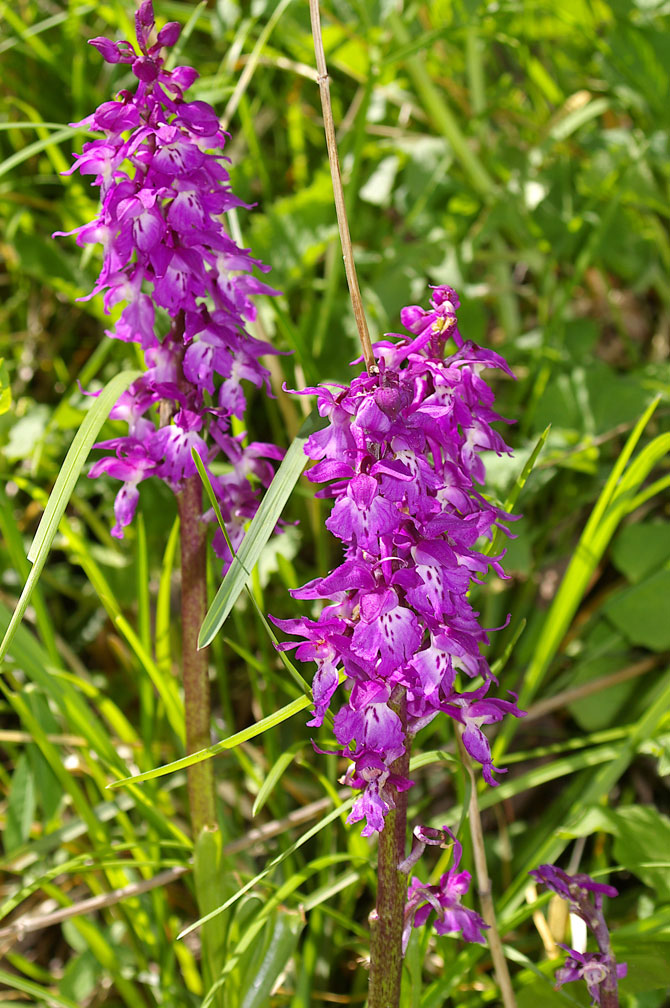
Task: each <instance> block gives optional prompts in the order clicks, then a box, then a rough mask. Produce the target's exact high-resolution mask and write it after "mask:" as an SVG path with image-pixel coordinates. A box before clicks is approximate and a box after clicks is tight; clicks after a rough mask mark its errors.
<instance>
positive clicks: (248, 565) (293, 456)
mask: <svg viewBox="0 0 670 1008" xmlns="http://www.w3.org/2000/svg"><path fill="white" fill-rule="evenodd" d="M324 426H325V422H324V421H323V420H322V419H321V418H320V417H319V416H318V415H317V414H316V413H315V412H312V413H311V414H310V416H309V417H308V418H307V420H305V422H304V424H303V425H302V427H301V428H300V431H299V433H298V435H297V437H296V438H295V439H294V441H293V443H292V444H291V446H290V448H289V450H288V451H287V453H286V455H285V457H284V461H283V462H282V464H281V465H280V467H279V469H278V470H277V475H276V476H275V478H274V479H273V481H272V483H271V484H270V486H269V488H268V490H267V493H266V494H265V496H264V497H263V500H262V501H261V505H260V507H259V509H258V511H257V513H256V515H255V517H254V519H253V521H252V522H251V525H250V526H249V530H248V532H247V534H246V535H245V537H244V539H243V541H242V545H241V546H240V548H239V550H238V551H237V555H236V556H235V557H234V559H233V562H232V563H231V565H230V568H229V570H228V573H227V574H226V576H225V578H224V579H223V583H222V584H221V587H220V588H219V590H218V592H217V593H216V597H215V599H214V601H213V602H212V605H211V606H210V609H209V612H208V613H207V615H206V616H205V620H204V622H203V624H202V627H201V630H200V636H199V638H198V647H201V648H203V647H207V645H208V644H211V642H212V641H213V640H214V638H215V637H216V635H217V633H218V632H219V630H220V629H221V627H222V626H223V624H224V623H225V621H226V619H227V618H228V616H229V614H230V611H231V609H232V608H233V606H234V604H235V602H236V601H237V598H238V596H239V594H240V592H241V591H242V589H243V588H244V586H245V585H246V584H247V582H248V581H249V578H250V577H251V572H252V570H253V568H254V566H255V565H256V563H257V562H258V558H259V557H260V555H261V552H262V550H263V547H264V546H265V544H266V543H267V541H268V539H269V538H270V536H271V535H272V533H273V531H274V528H275V526H276V524H277V522H278V520H279V518H280V516H281V513H282V511H283V510H284V506H285V504H286V502H287V500H288V499H289V497H290V495H291V492H292V491H293V487H294V486H295V484H296V483H297V482H298V479H299V478H300V474H301V473H302V471H303V469H304V468H305V466H306V465H307V456H306V455H305V453H304V450H303V448H304V445H305V442H306V441H307V438H308V437H309V436H310V435H311V434H313V433H314V432H315V431H317V430H321V429H322V428H323V427H324Z"/></svg>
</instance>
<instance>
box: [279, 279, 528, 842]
mask: <svg viewBox="0 0 670 1008" xmlns="http://www.w3.org/2000/svg"><path fill="white" fill-rule="evenodd" d="M458 306H459V301H458V298H457V296H456V294H455V293H454V291H453V290H452V289H451V288H449V287H436V288H434V290H433V295H432V300H431V304H430V308H429V309H428V310H424V309H422V308H420V307H418V306H412V307H409V308H405V309H403V311H402V312H401V319H402V323H403V325H404V326H405V327H406V328H407V329H408V330H409V332H410V333H411V334H412V337H411V338H408V337H404V336H401V335H399V334H389V335H393V336H395V337H396V339H395V340H391V339H386V340H384V341H382V342H379V343H377V344H376V345H375V354H376V358H377V363H378V368H377V369H375V370H374V371H373V372H372V373H367V372H366V373H363V374H361V375H359V376H358V377H356V378H354V379H353V381H352V382H351V384H350V385H348V386H338V387H336V388H335V390H334V391H332V392H331V391H330V390H329V389H327V388H316V389H315V388H312V389H306V390H305V391H306V392H307V393H314V394H316V395H317V397H318V408H319V412H320V414H321V415H322V416H325V417H327V418H328V420H329V424H328V426H327V427H326V428H325V429H324V430H321V431H319V432H317V433H315V434H313V435H312V436H311V437H310V438H309V440H308V441H307V443H306V446H305V451H306V453H307V454H308V455H309V457H310V458H312V459H314V460H315V461H316V462H317V465H315V466H314V467H313V468H312V469H311V470H310V471H309V474H308V475H309V478H310V479H311V480H312V481H313V482H324V481H327V482H328V483H329V484H330V485H329V486H328V487H327V488H324V489H322V490H320V491H319V492H318V494H317V496H322V497H333V498H334V499H335V504H334V507H333V509H332V512H331V514H330V517H329V518H328V520H327V521H326V525H327V527H328V528H329V529H330V531H331V532H332V533H333V534H334V535H336V536H337V537H338V538H339V539H341V540H342V542H343V543H344V546H345V559H344V563H342V564H341V565H340V566H339V567H337V568H336V569H335V570H333V571H331V572H330V573H329V574H328V575H327V576H326V577H322V578H316V579H315V580H314V581H311V582H310V583H309V584H307V585H305V586H304V587H302V588H300V589H297V590H295V591H293V592H292V594H293V596H294V597H295V598H299V599H309V600H328V601H329V604H328V605H326V606H325V607H324V608H323V609H322V610H321V612H320V613H319V614H318V616H317V618H316V619H306V618H298V619H287V620H280V619H276V620H274V622H275V623H276V624H277V625H278V626H279V627H281V628H282V629H283V630H285V631H286V632H287V633H290V634H294V635H297V636H300V637H302V638H303V641H302V642H301V643H299V644H297V645H296V644H291V643H284V644H281V645H279V646H280V648H282V649H284V650H285V649H287V648H290V647H297V651H296V657H297V658H299V659H300V660H302V661H315V662H316V665H317V669H316V674H315V676H314V683H313V695H314V716H313V718H312V720H311V721H310V722H309V724H310V725H313V726H316V727H318V726H320V725H321V724H322V722H323V718H324V715H325V712H326V710H327V709H328V707H329V704H330V701H331V698H332V696H333V694H334V693H335V690H336V688H337V685H338V674H339V670H340V668H343V669H344V672H345V673H346V675H347V677H348V679H349V686H350V692H349V698H348V701H347V702H346V703H345V705H344V706H343V707H342V708H341V709H340V710H339V711H338V713H337V714H336V716H335V735H336V738H337V740H338V741H339V742H340V743H341V745H342V746H343V747H344V748H343V749H341V750H338V751H339V752H341V754H342V755H344V756H347V757H348V758H350V759H351V760H352V761H353V763H352V765H351V767H350V770H349V773H348V775H347V779H348V781H349V783H350V784H351V785H352V786H353V787H355V788H360V789H362V794H361V795H360V796H359V797H358V798H357V799H356V801H355V803H354V806H353V809H352V811H351V813H350V815H349V820H348V821H349V822H357V821H358V820H360V819H363V818H365V819H366V825H365V828H364V829H363V835H364V836H369V835H370V834H371V833H373V832H375V831H378V830H382V829H383V827H384V817H385V816H386V814H387V812H388V811H389V809H390V808H393V807H394V798H393V792H394V790H395V791H404V790H406V789H407V788H409V787H410V786H411V783H412V782H411V781H410V780H409V779H407V778H406V777H404V776H400V775H399V774H397V773H394V772H392V764H393V763H394V761H395V760H397V759H398V758H399V757H400V756H401V755H402V754H403V752H405V751H406V747H407V745H408V738H409V737H411V736H413V735H414V734H415V733H416V732H417V731H418V730H419V729H420V728H421V727H422V726H424V725H426V724H428V723H429V722H430V721H431V720H432V719H433V718H434V717H435V716H436V714H438V713H439V712H442V713H445V714H448V715H449V716H450V717H451V718H453V719H454V720H455V721H457V722H459V724H461V725H462V726H463V727H464V731H463V743H464V745H465V747H466V749H467V751H468V752H469V753H470V755H471V756H472V757H473V758H474V759H475V760H477V761H478V762H479V763H481V764H482V768H483V773H484V777H485V778H486V780H487V781H488V782H489V783H490V784H495V780H494V778H493V776H492V773H493V771H494V770H496V769H497V768H496V767H494V766H493V763H492V760H491V752H490V748H489V744H488V741H487V739H486V736H485V735H484V733H483V731H482V725H485V724H491V723H493V722H496V721H500V720H501V719H502V717H503V716H504V715H505V714H507V713H510V714H513V715H515V716H519V715H520V714H521V712H520V711H519V710H518V708H517V707H516V704H515V703H514V702H513V701H510V700H498V699H494V698H491V697H489V696H488V692H489V689H490V687H491V684H492V683H494V682H495V679H494V677H493V675H492V674H491V671H490V669H489V667H488V664H487V662H486V660H485V659H484V657H483V656H482V655H481V653H480V644H482V643H486V642H487V635H486V631H485V630H483V629H482V627H481V626H480V625H479V623H478V622H477V613H475V612H474V611H473V609H472V606H471V604H470V601H469V599H468V592H469V588H470V585H471V582H472V581H473V580H478V579H479V578H480V577H481V576H483V575H484V574H485V573H486V572H487V571H488V569H489V568H490V567H492V568H493V569H494V570H495V571H496V572H497V573H498V574H499V575H500V576H501V577H504V573H503V570H502V568H501V566H500V563H499V560H500V557H488V556H486V555H484V553H482V552H481V551H479V550H477V549H476V543H477V541H478V540H479V539H480V537H482V536H490V535H491V533H492V529H493V526H494V525H499V524H500V522H501V521H503V520H505V519H507V518H509V517H510V516H509V515H506V514H504V513H503V512H502V511H501V510H500V509H499V508H497V507H495V506H494V505H493V504H491V503H490V502H489V501H488V500H486V498H485V497H483V496H482V494H481V493H480V492H479V491H478V490H477V489H476V486H475V484H476V483H480V484H481V483H482V482H483V480H484V465H483V463H482V460H481V458H480V453H481V452H482V451H483V450H485V449H492V450H493V451H495V452H498V453H502V452H508V451H509V448H508V447H507V445H506V444H505V442H504V441H503V439H502V438H501V437H500V435H499V434H498V433H496V432H495V431H494V430H493V428H492V427H491V424H492V423H493V422H494V421H496V420H500V419H501V418H500V417H499V416H498V415H497V414H496V413H495V412H494V411H493V409H492V408H491V407H492V404H493V400H494V396H493V393H492V391H491V389H490V388H489V386H488V385H487V384H486V382H485V381H484V379H483V378H482V377H481V373H480V372H481V371H482V370H483V369H484V368H497V369H501V370H503V371H505V372H506V373H507V374H511V372H510V371H509V368H508V367H507V364H506V363H505V361H504V360H503V358H502V357H500V356H499V355H498V354H496V353H494V352H493V351H491V350H484V349H482V348H481V347H478V346H475V345H474V344H473V343H464V342H463V339H462V337H461V335H460V333H459V331H458V325H457V321H456V309H457V308H458ZM450 338H451V339H453V340H454V343H455V344H456V349H455V352H454V353H453V354H452V356H450V357H446V358H445V356H444V353H445V346H446V343H447V340H448V339H450ZM460 673H464V674H465V676H467V677H468V678H470V679H474V678H477V679H478V680H479V683H478V684H476V685H475V688H473V689H471V690H469V691H462V690H461V689H460V688H459V687H457V684H456V677H457V675H458V674H460ZM399 697H400V698H402V705H403V707H405V708H406V720H405V719H404V718H401V716H399V714H398V713H396V711H395V710H393V709H392V707H391V706H389V701H391V704H392V705H394V706H396V707H397V706H398V705H397V703H396V699H397V698H399Z"/></svg>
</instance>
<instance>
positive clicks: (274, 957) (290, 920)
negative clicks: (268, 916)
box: [241, 911, 305, 1008]
mask: <svg viewBox="0 0 670 1008" xmlns="http://www.w3.org/2000/svg"><path fill="white" fill-rule="evenodd" d="M304 927H305V920H304V917H303V916H302V915H301V914H299V913H297V912H295V911H294V912H293V913H287V912H286V911H284V912H281V911H280V912H279V914H278V918H277V920H276V922H275V923H274V927H273V928H272V931H271V937H270V944H269V945H268V948H267V950H266V952H265V955H264V956H263V961H262V963H261V965H260V967H258V969H257V970H256V971H255V974H254V975H253V976H251V977H245V979H244V998H243V1000H242V1005H241V1008H265V1006H266V1005H267V1004H269V998H270V994H271V993H272V989H273V987H274V985H275V983H276V980H277V977H278V976H279V974H280V973H282V972H283V971H284V970H285V969H286V964H287V963H288V961H289V959H290V958H291V956H292V955H293V953H294V952H295V950H296V947H297V945H298V939H299V937H300V935H301V933H302V930H303V928H304Z"/></svg>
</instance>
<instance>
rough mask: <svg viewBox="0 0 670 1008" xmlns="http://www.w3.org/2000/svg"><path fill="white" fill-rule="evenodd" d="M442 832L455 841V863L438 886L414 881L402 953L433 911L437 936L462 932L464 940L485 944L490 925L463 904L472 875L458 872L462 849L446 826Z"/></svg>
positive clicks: (407, 905)
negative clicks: (412, 932) (412, 931)
mask: <svg viewBox="0 0 670 1008" xmlns="http://www.w3.org/2000/svg"><path fill="white" fill-rule="evenodd" d="M442 829H443V831H444V832H445V833H446V834H447V835H448V836H450V837H451V839H452V840H453V842H454V863H453V865H452V867H451V868H450V869H449V871H448V872H447V873H446V874H445V875H442V877H441V878H440V882H439V885H428V884H427V883H425V882H419V880H418V879H416V878H413V879H412V880H411V882H410V884H409V889H408V892H407V903H406V904H405V926H404V929H403V954H404V952H405V950H406V949H407V944H408V942H409V936H410V932H411V929H412V927H421V925H422V924H425V923H426V921H427V920H428V918H429V917H430V914H431V912H432V911H433V910H434V911H435V913H436V917H435V921H434V924H435V930H436V931H437V933H438V934H442V935H446V934H454V933H460V934H462V935H463V939H464V941H467V942H475V943H477V944H478V945H484V944H486V938H485V937H484V934H483V930H484V929H485V928H488V924H486V923H485V921H484V920H483V919H482V918H481V917H480V916H479V914H478V913H477V912H476V911H475V910H470V909H469V908H468V907H464V906H463V905H462V904H461V898H462V897H463V896H464V895H465V894H466V893H467V891H468V889H469V888H470V880H471V876H470V873H469V872H467V871H462V872H459V870H458V866H459V865H460V863H461V855H462V852H463V848H462V846H461V844H460V843H459V842H458V840H457V839H456V837H455V836H454V834H453V833H452V832H451V830H450V829H449V828H448V827H447V826H443V827H442ZM431 842H434V841H431Z"/></svg>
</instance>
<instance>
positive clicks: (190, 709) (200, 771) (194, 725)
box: [177, 476, 216, 837]
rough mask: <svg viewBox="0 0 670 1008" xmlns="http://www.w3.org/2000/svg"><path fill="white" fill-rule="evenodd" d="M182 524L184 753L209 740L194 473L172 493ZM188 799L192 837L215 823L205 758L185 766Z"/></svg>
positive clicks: (203, 553) (202, 551)
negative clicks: (200, 635) (200, 639)
mask: <svg viewBox="0 0 670 1008" xmlns="http://www.w3.org/2000/svg"><path fill="white" fill-rule="evenodd" d="M177 501H178V504H179V521H180V525H181V529H180V533H181V619H182V676H183V685H184V709H185V718H186V752H187V753H189V754H190V753H193V752H198V751H199V750H200V749H204V748H205V747H206V746H208V745H209V744H210V741H211V739H210V728H209V726H210V689H209V673H208V661H207V651H206V650H204V649H203V650H201V651H199V650H198V633H199V632H200V627H201V626H202V622H203V620H204V618H205V615H206V613H207V576H206V575H207V535H206V531H205V526H204V524H203V523H202V521H201V519H200V516H201V514H202V484H201V482H200V477H199V476H191V477H190V478H189V479H187V480H184V483H183V489H182V490H181V491H180V492H179V493H178V494H177ZM187 779H188V800H189V807H190V810H191V825H192V828H193V836H194V837H198V836H199V834H200V833H201V832H202V830H203V829H204V828H205V827H207V826H216V798H215V790H214V771H213V769H212V763H211V761H210V760H205V761H204V762H203V763H196V764H195V765H194V766H191V767H189V768H188V778H187Z"/></svg>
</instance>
